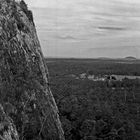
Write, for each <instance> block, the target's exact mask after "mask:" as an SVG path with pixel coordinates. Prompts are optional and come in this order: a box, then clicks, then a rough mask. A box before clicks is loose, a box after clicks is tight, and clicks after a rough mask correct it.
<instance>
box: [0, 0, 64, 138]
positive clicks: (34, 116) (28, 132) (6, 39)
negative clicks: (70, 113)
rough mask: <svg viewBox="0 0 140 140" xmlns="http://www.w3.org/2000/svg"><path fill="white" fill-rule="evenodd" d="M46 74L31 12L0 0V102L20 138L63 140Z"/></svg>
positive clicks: (16, 4) (10, 1) (12, 0)
mask: <svg viewBox="0 0 140 140" xmlns="http://www.w3.org/2000/svg"><path fill="white" fill-rule="evenodd" d="M23 5H24V4H23ZM23 5H22V6H23ZM47 74H48V72H47V68H46V65H45V62H44V59H43V55H42V52H41V47H40V44H39V41H38V37H37V34H36V29H35V26H34V23H33V21H32V15H31V12H30V11H28V10H27V9H26V6H25V7H24V6H23V7H21V4H20V3H17V2H15V1H14V0H0V103H1V104H2V106H3V108H4V111H3V112H5V113H6V115H7V116H8V117H10V118H11V120H12V121H13V122H14V124H15V126H16V128H15V129H17V131H18V135H19V139H22V140H64V136H63V130H62V128H61V123H60V120H59V116H58V109H57V106H56V104H55V101H54V98H53V95H52V93H51V91H50V89H49V87H48V75H47ZM0 115H1V114H0ZM13 126H14V125H13ZM15 131H16V130H15ZM15 139H18V138H15ZM7 140H11V139H7Z"/></svg>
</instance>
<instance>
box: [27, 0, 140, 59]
mask: <svg viewBox="0 0 140 140" xmlns="http://www.w3.org/2000/svg"><path fill="white" fill-rule="evenodd" d="M26 2H27V3H28V5H29V7H30V8H31V9H32V10H33V13H34V19H35V23H36V28H37V31H38V36H39V39H40V42H41V45H42V49H43V53H44V55H45V56H48V57H126V56H130V55H132V56H135V57H139V58H140V0H26Z"/></svg>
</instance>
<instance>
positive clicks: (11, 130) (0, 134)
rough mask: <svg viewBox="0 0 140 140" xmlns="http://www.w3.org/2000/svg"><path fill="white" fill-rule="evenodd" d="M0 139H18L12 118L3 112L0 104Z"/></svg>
mask: <svg viewBox="0 0 140 140" xmlns="http://www.w3.org/2000/svg"><path fill="white" fill-rule="evenodd" d="M0 140H19V137H18V133H17V130H16V128H15V126H14V124H13V122H12V120H11V119H10V118H9V117H8V116H7V115H6V114H5V112H4V110H3V107H2V106H1V105H0Z"/></svg>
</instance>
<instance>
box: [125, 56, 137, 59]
mask: <svg viewBox="0 0 140 140" xmlns="http://www.w3.org/2000/svg"><path fill="white" fill-rule="evenodd" d="M125 59H126V60H137V58H135V57H133V56H128V57H125Z"/></svg>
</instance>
